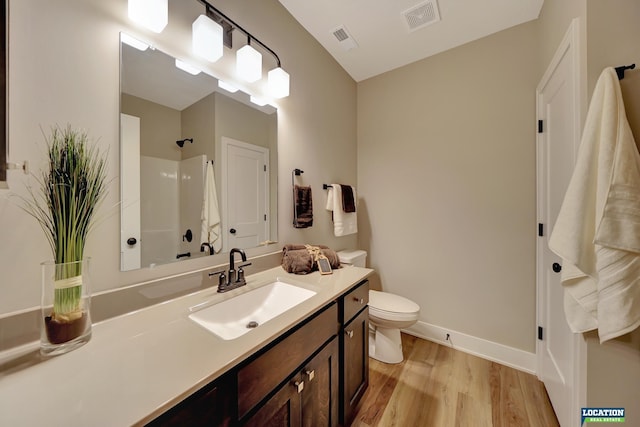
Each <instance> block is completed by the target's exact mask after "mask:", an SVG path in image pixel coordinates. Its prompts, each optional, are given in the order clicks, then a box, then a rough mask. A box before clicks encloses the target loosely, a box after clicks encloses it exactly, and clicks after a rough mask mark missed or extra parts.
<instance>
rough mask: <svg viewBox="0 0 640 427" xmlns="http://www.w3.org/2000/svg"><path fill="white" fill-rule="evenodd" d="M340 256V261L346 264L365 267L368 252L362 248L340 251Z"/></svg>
mask: <svg viewBox="0 0 640 427" xmlns="http://www.w3.org/2000/svg"><path fill="white" fill-rule="evenodd" d="M338 258H340V263H341V264H345V265H353V266H355V267H364V266H366V264H367V252H366V251H363V250H360V249H355V250H353V249H349V250H344V251H338Z"/></svg>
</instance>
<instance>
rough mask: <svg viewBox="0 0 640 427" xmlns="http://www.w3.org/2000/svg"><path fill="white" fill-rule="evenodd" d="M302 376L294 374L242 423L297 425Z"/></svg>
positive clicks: (251, 425)
mask: <svg viewBox="0 0 640 427" xmlns="http://www.w3.org/2000/svg"><path fill="white" fill-rule="evenodd" d="M302 381H303V380H302V376H301V375H296V376H295V377H294V378H293V379H291V381H290V382H287V383H285V384H284V385H283V386H282V387H280V389H279V390H278V391H277V392H276V394H275V395H273V397H272V398H271V399H269V400H267V401H266V402H265V403H264V404H263V405H262V406H261V407H260V409H259V410H258V412H256V413H255V414H253V415H252V416H250V417H249V418H248V419H247V420H246V421H245V422H244V423H242V424H243V425H245V426H247V427H262V426H265V427H270V426H273V427H276V426H277V427H299V426H300V425H301V424H300V419H301V411H302V407H301V402H302V399H301V396H302V395H301V393H302V392H303V388H304V385H302V386H301V385H300V384H302Z"/></svg>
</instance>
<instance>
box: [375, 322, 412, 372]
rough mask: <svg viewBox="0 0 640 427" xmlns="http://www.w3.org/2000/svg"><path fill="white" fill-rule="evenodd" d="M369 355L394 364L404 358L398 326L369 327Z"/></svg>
mask: <svg viewBox="0 0 640 427" xmlns="http://www.w3.org/2000/svg"><path fill="white" fill-rule="evenodd" d="M369 357H371V358H373V359H376V360H379V361H380V362H384V363H391V364H396V363H400V362H402V361H403V360H404V356H403V354H402V338H401V337H400V329H398V328H382V327H379V326H373V325H371V328H369Z"/></svg>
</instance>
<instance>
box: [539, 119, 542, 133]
mask: <svg viewBox="0 0 640 427" xmlns="http://www.w3.org/2000/svg"><path fill="white" fill-rule="evenodd" d="M542 130H543V124H542V120H538V133H542Z"/></svg>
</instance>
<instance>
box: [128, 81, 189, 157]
mask: <svg viewBox="0 0 640 427" xmlns="http://www.w3.org/2000/svg"><path fill="white" fill-rule="evenodd" d="M120 108H121V111H122V112H123V113H125V114H129V115H132V116H136V117H139V118H140V155H142V156H149V157H157V158H159V159H167V160H180V159H181V151H180V148H179V147H178V146H177V145H176V141H177V140H178V139H181V138H182V137H181V135H182V131H181V128H182V125H181V114H180V111H178V110H174V109H173V108H169V107H165V106H164V105H160V104H156V103H155V102H151V101H147V100H146V99H142V98H138V97H137V96H133V95H129V94H126V93H123V94H122V96H121V97H120Z"/></svg>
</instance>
